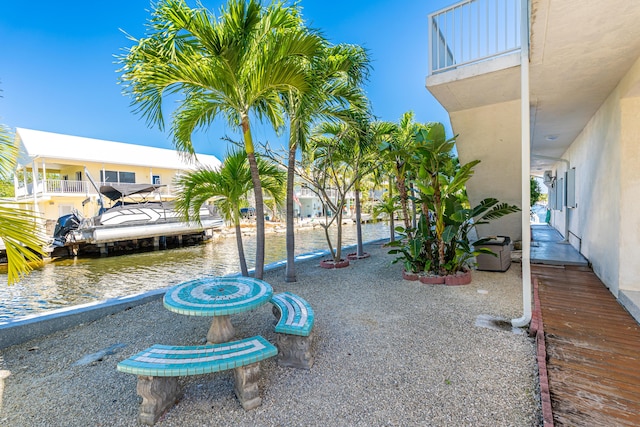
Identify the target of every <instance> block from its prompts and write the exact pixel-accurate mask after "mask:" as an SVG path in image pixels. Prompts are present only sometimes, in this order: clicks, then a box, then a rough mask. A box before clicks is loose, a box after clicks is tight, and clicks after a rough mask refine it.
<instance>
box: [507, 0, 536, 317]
mask: <svg viewBox="0 0 640 427" xmlns="http://www.w3.org/2000/svg"><path fill="white" fill-rule="evenodd" d="M520 45H521V46H520V91H521V92H520V120H521V144H522V146H521V151H522V154H521V165H520V167H521V169H522V177H521V180H522V183H521V184H522V191H521V193H522V200H521V206H522V306H523V313H522V317H519V318H517V319H512V320H511V324H512V325H513V326H515V327H518V328H522V327H525V326H527V325H528V324H529V322H530V321H531V224H530V219H529V211H530V210H531V206H530V205H531V198H530V193H531V186H530V185H529V171H530V169H531V123H530V112H529V109H530V107H529V1H528V0H521V3H520ZM525 208H526V210H525Z"/></svg>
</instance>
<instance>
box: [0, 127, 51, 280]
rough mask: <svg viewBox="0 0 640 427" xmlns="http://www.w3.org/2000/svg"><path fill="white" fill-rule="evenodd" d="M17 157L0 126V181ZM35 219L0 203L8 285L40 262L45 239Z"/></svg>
mask: <svg viewBox="0 0 640 427" xmlns="http://www.w3.org/2000/svg"><path fill="white" fill-rule="evenodd" d="M17 154H18V150H17V148H16V146H15V145H14V144H13V138H12V133H11V131H10V130H9V129H8V128H7V127H6V126H4V125H0V179H9V177H10V176H11V175H12V173H13V167H14V165H15V161H16V157H17ZM38 220H39V217H38V216H37V215H35V214H34V213H33V212H31V211H28V210H24V209H18V208H16V207H14V206H12V204H11V203H9V202H6V201H0V239H1V240H2V241H3V242H4V245H5V249H6V251H7V261H8V270H7V273H8V274H7V276H8V282H9V284H12V283H15V282H17V281H18V280H20V279H21V278H22V277H23V276H25V275H27V274H28V273H29V272H30V271H31V270H32V269H33V267H32V265H31V263H39V262H42V256H43V255H45V252H44V249H43V248H44V246H45V244H46V240H45V237H44V235H43V234H42V232H41V231H40V228H39V227H38V224H37V221H38Z"/></svg>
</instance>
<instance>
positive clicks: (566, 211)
mask: <svg viewBox="0 0 640 427" xmlns="http://www.w3.org/2000/svg"><path fill="white" fill-rule="evenodd" d="M531 156H532V157H535V158H536V159H542V160H553V161H555V162H564V163H566V165H567V170H569V169H571V163H570V162H569V160H567V159H562V158H560V157H550V156H542V155H540V154H532V155H531ZM565 185H567V183H566V182H565ZM566 194H567V191H566V188H565V196H566ZM560 243H569V207H568V206H564V240H563V241H562V242H560Z"/></svg>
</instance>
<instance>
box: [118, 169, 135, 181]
mask: <svg viewBox="0 0 640 427" xmlns="http://www.w3.org/2000/svg"><path fill="white" fill-rule="evenodd" d="M119 175H120V181H119V182H126V183H127V184H135V183H136V174H135V172H120V173H119Z"/></svg>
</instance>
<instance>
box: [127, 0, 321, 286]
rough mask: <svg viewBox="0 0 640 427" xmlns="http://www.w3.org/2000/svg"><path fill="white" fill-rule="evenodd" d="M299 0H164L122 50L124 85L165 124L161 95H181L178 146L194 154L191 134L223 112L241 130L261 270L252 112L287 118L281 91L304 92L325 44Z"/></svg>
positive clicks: (275, 122)
mask: <svg viewBox="0 0 640 427" xmlns="http://www.w3.org/2000/svg"><path fill="white" fill-rule="evenodd" d="M300 16H301V15H300V10H299V7H298V6H297V5H294V6H290V7H285V6H283V5H282V4H281V3H273V4H271V5H270V6H268V7H262V6H261V5H260V3H259V2H258V1H256V0H249V1H245V0H229V2H228V3H227V5H226V8H222V9H221V11H220V16H219V17H216V16H214V15H213V14H212V13H211V12H210V11H208V10H207V9H204V8H202V7H200V8H196V9H191V8H189V7H188V6H187V5H186V3H185V1H184V0H160V2H159V3H158V4H157V5H156V6H155V9H154V10H153V12H152V17H151V19H150V21H149V24H148V26H147V33H148V34H147V36H146V37H144V38H142V39H140V40H136V39H134V38H133V37H131V39H132V40H133V41H134V42H136V45H134V46H133V47H131V48H129V49H128V50H127V51H126V54H125V55H122V56H120V62H121V64H122V65H123V66H122V69H121V72H122V73H123V74H122V76H121V80H122V82H123V83H124V84H125V92H126V93H128V94H129V95H130V96H131V97H132V99H133V101H132V104H133V105H136V106H137V108H136V111H137V112H140V113H142V114H143V115H144V116H145V117H146V118H147V120H148V122H149V123H150V124H154V125H158V126H159V127H160V128H161V129H162V128H164V116H163V112H162V101H163V99H165V98H166V97H169V96H172V95H176V94H180V95H182V96H183V99H182V100H181V101H180V105H179V106H178V108H177V109H176V111H175V112H174V113H173V120H172V126H171V133H172V135H173V143H174V145H175V146H176V148H177V149H178V150H179V151H181V152H183V153H186V154H187V155H189V154H191V155H193V154H194V149H193V145H192V142H191V136H192V134H193V132H194V131H195V130H196V129H197V128H205V129H206V128H209V127H210V126H212V125H213V123H214V120H215V119H216V118H218V117H223V118H224V119H226V121H227V122H228V123H229V124H230V125H231V126H234V127H237V128H238V129H239V130H241V132H242V136H243V143H244V148H245V151H246V153H247V158H248V160H249V167H250V171H251V180H252V182H253V188H254V197H255V203H256V206H255V209H256V218H257V223H256V231H257V233H256V238H257V244H256V270H255V277H257V278H262V276H263V270H264V250H265V248H264V205H263V194H262V186H261V182H260V177H259V172H258V165H257V161H256V153H255V147H254V142H253V137H252V130H251V129H252V128H251V118H257V119H259V120H263V119H266V120H267V121H268V122H270V124H271V125H272V126H273V127H274V128H275V129H279V128H281V127H282V126H283V124H284V119H283V108H282V100H281V98H280V94H281V93H284V92H287V91H298V90H299V91H305V90H307V88H308V84H307V81H306V64H307V63H308V60H309V58H313V57H314V55H316V53H317V52H318V50H319V49H320V48H321V47H322V38H321V37H320V36H319V35H317V34H316V33H315V32H312V31H310V30H309V29H307V28H306V27H305V26H304V25H303V22H302V19H301V17H300Z"/></svg>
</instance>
